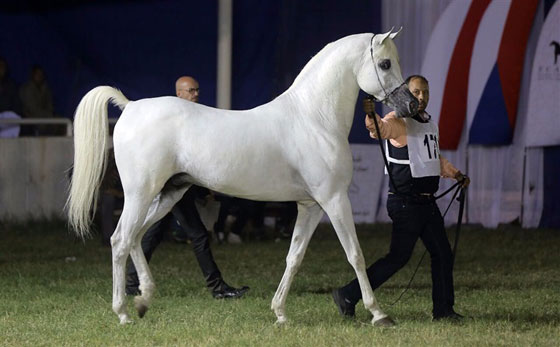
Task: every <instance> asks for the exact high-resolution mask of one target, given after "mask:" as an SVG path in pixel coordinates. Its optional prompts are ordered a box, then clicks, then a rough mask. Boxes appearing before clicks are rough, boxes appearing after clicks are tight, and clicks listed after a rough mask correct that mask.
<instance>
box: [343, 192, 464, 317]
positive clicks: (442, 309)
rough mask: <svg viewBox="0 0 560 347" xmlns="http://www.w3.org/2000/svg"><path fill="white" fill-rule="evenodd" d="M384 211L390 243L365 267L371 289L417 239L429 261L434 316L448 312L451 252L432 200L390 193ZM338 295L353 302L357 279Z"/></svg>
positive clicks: (451, 299) (357, 297)
mask: <svg viewBox="0 0 560 347" xmlns="http://www.w3.org/2000/svg"><path fill="white" fill-rule="evenodd" d="M387 211H388V212H389V216H390V217H391V219H392V220H393V231H392V233H391V245H390V249H389V253H388V254H387V255H386V256H385V257H383V258H381V259H379V260H377V261H376V262H375V263H373V264H372V265H371V266H370V267H369V268H368V269H367V275H368V278H369V282H370V284H371V286H372V288H373V289H374V290H375V289H376V288H378V287H379V286H380V285H382V284H383V283H385V281H387V280H388V279H389V278H390V277H391V276H392V275H393V274H394V273H396V272H397V271H398V270H400V269H401V268H402V267H403V266H404V265H406V263H407V262H408V260H409V259H410V256H411V254H412V251H413V250H414V246H415V244H416V241H417V240H418V238H420V239H421V240H422V242H423V243H424V245H425V246H426V249H427V250H428V252H429V253H430V257H431V262H432V263H431V270H432V301H433V313H434V315H438V314H444V313H446V312H449V311H450V310H451V309H452V308H453V305H454V302H455V295H454V289H453V264H452V252H451V247H450V245H449V240H448V239H447V234H446V233H445V227H444V224H443V218H442V216H441V212H440V211H439V208H438V206H437V205H436V203H435V201H433V200H425V201H418V200H416V201H412V200H411V199H409V198H406V197H401V196H397V195H393V194H391V195H389V198H388V199H387ZM342 294H343V295H344V296H345V297H346V298H347V299H348V300H350V301H351V302H353V303H357V302H358V301H359V300H360V299H361V298H362V293H361V291H360V285H359V283H358V280H357V279H354V280H353V281H351V282H350V283H348V284H347V285H346V286H344V287H343V288H342Z"/></svg>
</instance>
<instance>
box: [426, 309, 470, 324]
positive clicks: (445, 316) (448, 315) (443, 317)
mask: <svg viewBox="0 0 560 347" xmlns="http://www.w3.org/2000/svg"><path fill="white" fill-rule="evenodd" d="M464 319H465V317H464V316H463V315H460V314H458V313H457V312H455V311H453V310H450V311H448V312H445V313H441V314H434V316H433V318H432V321H434V322H454V323H459V322H462V321H463V320H464Z"/></svg>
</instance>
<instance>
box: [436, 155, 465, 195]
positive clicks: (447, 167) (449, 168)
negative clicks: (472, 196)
mask: <svg viewBox="0 0 560 347" xmlns="http://www.w3.org/2000/svg"><path fill="white" fill-rule="evenodd" d="M439 163H440V168H441V177H445V178H454V179H456V180H457V181H463V187H464V188H466V187H468V185H469V184H470V183H471V180H470V178H469V176H467V175H464V174H463V173H462V172H461V171H460V170H459V169H457V168H456V167H455V166H453V164H451V163H450V162H449V160H447V159H445V157H444V156H442V155H441V154H440V156H439Z"/></svg>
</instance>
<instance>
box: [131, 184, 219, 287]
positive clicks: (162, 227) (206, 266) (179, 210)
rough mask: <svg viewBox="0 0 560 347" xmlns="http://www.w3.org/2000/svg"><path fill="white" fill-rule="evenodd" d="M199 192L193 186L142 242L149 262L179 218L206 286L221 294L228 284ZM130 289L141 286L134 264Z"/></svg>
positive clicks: (150, 230)
mask: <svg viewBox="0 0 560 347" xmlns="http://www.w3.org/2000/svg"><path fill="white" fill-rule="evenodd" d="M199 188H200V187H197V186H192V187H191V188H190V189H189V190H188V191H187V192H186V193H185V195H184V196H183V198H182V199H181V200H179V202H178V203H177V204H176V205H175V206H174V207H173V209H172V210H171V212H170V213H169V214H167V215H166V216H165V217H163V218H162V219H161V220H160V221H158V222H157V223H155V224H154V225H153V226H152V227H151V228H150V229H148V231H147V232H146V234H145V235H144V237H143V238H142V250H143V251H144V255H145V256H146V260H147V261H148V262H149V261H150V259H151V258H152V254H153V252H154V251H155V249H156V248H157V246H158V245H159V244H160V243H161V241H162V240H163V235H164V232H165V231H166V230H167V229H168V225H169V223H172V222H174V220H173V218H176V219H177V220H178V221H179V223H180V224H181V227H182V228H183V230H185V232H186V234H187V237H188V238H189V239H190V240H191V244H192V247H193V250H194V254H195V256H196V260H197V261H198V264H199V266H200V269H201V270H202V274H203V275H204V278H205V280H206V286H207V287H208V288H210V289H211V290H212V291H217V290H220V288H221V286H222V285H223V284H224V282H223V280H222V274H221V273H220V270H219V269H218V265H216V262H215V261H214V257H213V256H212V251H211V250H210V241H209V239H208V232H207V230H206V227H205V226H204V224H203V223H202V220H201V219H200V215H199V214H198V211H197V209H196V206H195V200H196V198H197V196H199V195H200V189H199ZM126 285H127V287H137V286H138V274H137V273H136V268H135V267H134V264H133V262H132V261H130V262H129V264H128V267H127V284H126Z"/></svg>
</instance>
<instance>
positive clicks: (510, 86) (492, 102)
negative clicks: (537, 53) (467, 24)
mask: <svg viewBox="0 0 560 347" xmlns="http://www.w3.org/2000/svg"><path fill="white" fill-rule="evenodd" d="M497 2H498V3H500V4H505V3H506V2H505V1H494V3H497ZM537 5H538V0H513V1H512V2H511V6H510V7H509V12H508V15H507V20H506V22H505V25H504V27H503V29H502V30H503V34H502V37H501V42H500V46H499V47H500V48H499V51H498V57H497V58H496V60H495V63H494V64H493V65H494V66H493V68H492V72H491V73H490V76H489V77H488V80H487V81H486V85H485V86H484V90H483V92H482V96H481V98H480V102H479V103H478V106H477V108H476V112H475V115H474V119H473V121H472V124H471V127H470V130H469V143H472V144H482V145H508V144H510V143H511V142H512V139H513V130H514V129H515V121H516V119H517V105H518V103H519V91H520V89H521V77H522V74H523V62H524V60H525V55H526V54H525V50H526V47H527V41H528V40H529V34H530V32H531V26H532V24H533V19H534V17H535V12H536V10H537ZM481 35H486V33H485V32H484V31H482V30H479V36H481Z"/></svg>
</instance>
